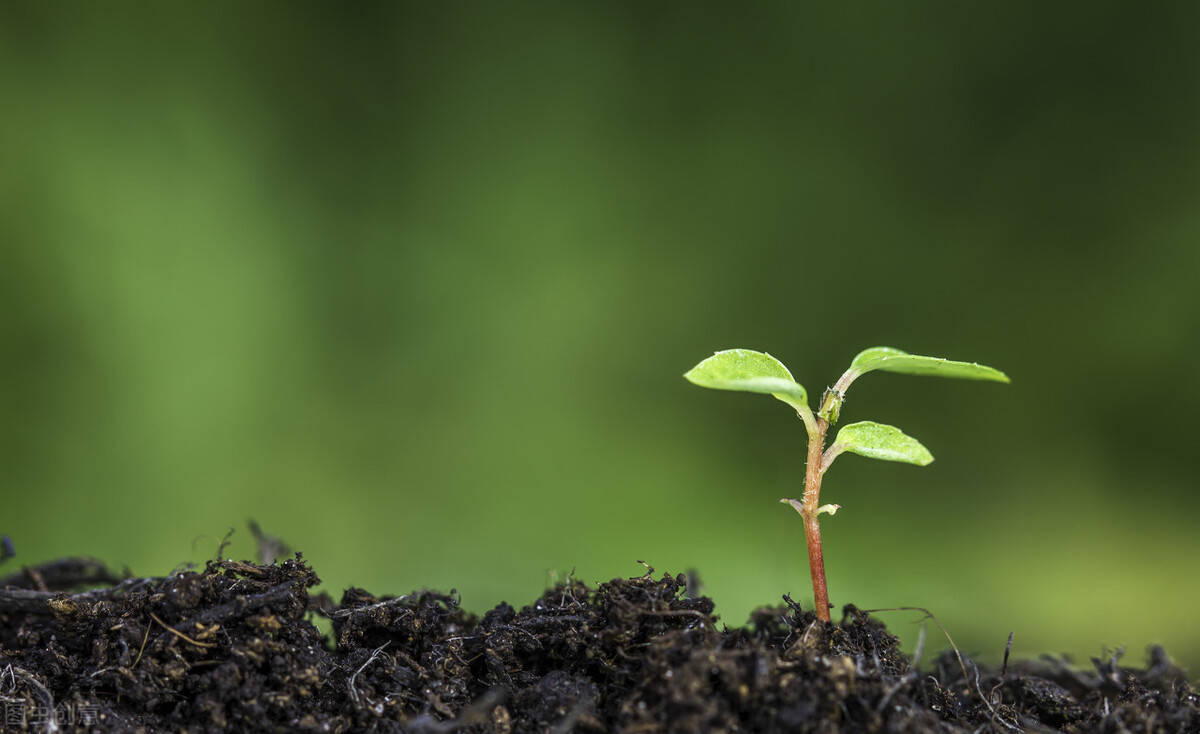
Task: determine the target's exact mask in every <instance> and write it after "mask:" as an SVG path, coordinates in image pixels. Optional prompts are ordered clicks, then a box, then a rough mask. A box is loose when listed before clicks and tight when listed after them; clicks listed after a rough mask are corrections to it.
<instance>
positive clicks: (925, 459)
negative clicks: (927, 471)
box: [830, 421, 933, 466]
mask: <svg viewBox="0 0 1200 734" xmlns="http://www.w3.org/2000/svg"><path fill="white" fill-rule="evenodd" d="M830 451H831V452H832V454H833V456H836V455H837V454H840V453H841V452H843V451H849V452H850V453H852V454H858V455H859V456H866V457H868V458H871V459H882V460H883V461H902V462H904V463H906V464H916V465H917V466H925V465H926V464H929V463H930V462H931V461H933V454H931V453H929V449H927V448H925V447H924V446H922V445H921V442H920V441H918V440H917V439H915V438H913V437H912V436H909V435H907V434H905V433H904V432H903V431H901V430H900V429H899V428H896V427H895V426H889V425H886V424H883V423H875V422H873V421H862V422H861V423H851V424H849V425H847V426H843V427H842V430H840V431H838V435H837V439H836V440H835V441H834V442H833V446H831V447H830ZM830 460H831V461H832V458H831V459H830Z"/></svg>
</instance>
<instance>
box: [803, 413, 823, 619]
mask: <svg viewBox="0 0 1200 734" xmlns="http://www.w3.org/2000/svg"><path fill="white" fill-rule="evenodd" d="M827 430H829V422H828V421H826V420H825V419H824V418H817V421H816V430H815V431H812V432H810V433H809V435H808V465H807V466H806V467H805V470H804V512H803V513H802V514H803V515H804V537H805V539H806V540H807V541H808V569H809V571H810V573H811V574H812V587H813V604H815V605H816V611H817V619H819V620H821V621H822V622H828V621H829V590H828V588H827V587H826V585H825V556H824V554H823V553H822V552H821V525H820V515H819V514H818V513H817V507H818V506H819V504H820V499H821V476H822V471H821V455H822V454H823V453H824V451H825V432H826V431H827Z"/></svg>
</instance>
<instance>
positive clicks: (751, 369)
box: [684, 349, 808, 409]
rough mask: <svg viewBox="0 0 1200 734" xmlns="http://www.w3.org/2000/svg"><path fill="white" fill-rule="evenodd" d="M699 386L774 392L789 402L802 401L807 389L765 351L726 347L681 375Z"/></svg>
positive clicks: (792, 403)
mask: <svg viewBox="0 0 1200 734" xmlns="http://www.w3.org/2000/svg"><path fill="white" fill-rule="evenodd" d="M684 377H686V378H687V379H688V380H689V381H691V382H692V383H694V384H696V385H699V386H700V387H709V388H712V389H714V390H740V391H742V392H759V393H765V394H767V395H774V396H775V397H777V398H779V399H780V400H783V401H784V402H785V403H788V404H789V405H796V404H797V403H799V404H800V405H804V406H805V407H806V409H807V405H808V393H806V392H805V391H804V388H803V387H801V386H800V385H799V383H797V382H796V381H795V380H794V379H792V373H791V372H788V368H787V367H784V366H783V363H782V362H780V361H779V360H777V359H775V358H774V357H772V356H771V355H769V354H766V353H764V352H756V351H754V350H752V349H726V350H725V351H722V352H717V353H716V354H714V355H713V356H711V357H709V358H708V359H706V360H704V361H703V362H701V363H700V364H698V365H696V366H695V367H693V368H692V369H691V370H689V371H688V372H687V374H685V375H684Z"/></svg>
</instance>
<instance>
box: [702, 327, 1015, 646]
mask: <svg viewBox="0 0 1200 734" xmlns="http://www.w3.org/2000/svg"><path fill="white" fill-rule="evenodd" d="M875 370H880V371H882V372H899V373H901V374H906V375H928V376H930V377H957V378H961V379H967V380H993V381H995V382H1008V381H1009V380H1008V376H1007V375H1005V374H1004V373H1003V372H1001V371H999V370H996V369H993V368H991V367H985V366H984V365H981V364H975V363H974V362H952V361H950V360H948V359H940V358H938V357H920V356H917V355H915V354H909V353H907V352H902V351H900V350H899V349H892V348H891V347H872V348H870V349H867V350H864V351H862V352H860V353H859V354H858V356H857V357H855V358H854V360H853V361H852V362H851V363H850V368H849V369H848V370H846V371H845V372H844V373H843V374H842V376H841V378H839V379H838V381H837V383H836V384H834V386H833V387H830V388H826V390H825V394H824V395H823V396H822V397H821V407H820V409H819V410H818V411H817V413H816V415H814V414H813V412H812V411H811V410H810V409H809V407H808V393H807V392H805V390H804V388H803V387H801V385H800V384H799V383H798V382H796V381H795V379H793V378H792V373H791V372H789V371H788V368H787V367H785V366H784V365H783V363H782V362H780V361H779V360H777V359H775V358H774V357H772V356H771V355H769V354H765V353H763V352H755V351H752V350H749V349H728V350H725V351H722V352H717V353H716V354H714V355H713V356H711V357H709V358H708V359H706V360H704V361H703V362H701V363H700V364H698V365H696V366H695V367H693V368H692V369H691V370H690V371H689V372H688V373H687V374H685V375H684V377H686V378H687V379H688V380H690V381H691V382H693V383H695V384H697V385H699V386H701V387H709V388H713V389H716V390H739V391H742V392H757V393H764V394H766V395H771V396H773V397H775V398H777V399H779V400H782V401H783V402H785V403H787V404H788V405H790V406H792V408H794V409H795V410H796V414H797V415H799V416H800V420H802V421H804V428H805V429H806V430H807V431H808V464H807V467H806V469H805V473H804V498H803V500H795V499H787V498H785V499H782V500H780V502H784V503H786V504H790V505H791V506H792V507H794V508H795V509H796V512H799V513H800V516H801V517H803V518H804V536H805V539H806V540H807V541H808V567H809V571H810V572H811V573H812V586H813V601H814V603H815V604H816V609H817V617H818V618H819V619H822V620H824V621H826V622H828V621H829V592H828V589H827V587H826V585H825V558H824V556H823V555H822V553H821V526H820V517H821V515H822V514H825V513H828V514H830V515H833V514H834V513H836V512H837V511H838V510H839V509H841V506H840V505H821V504H819V502H820V498H821V479H822V477H824V476H825V472H826V471H828V470H829V466H830V465H831V464H833V462H834V460H835V459H836V458H837V457H838V456H840V455H842V454H843V453H846V452H849V453H852V454H858V455H860V456H866V457H868V458H871V459H882V460H884V461H901V462H904V463H906V464H916V465H917V466H925V465H927V464H929V463H930V462H931V461H933V455H932V454H930V453H929V450H928V449H926V448H925V447H924V446H922V445H921V443H920V442H919V441H917V440H916V439H915V438H913V437H911V436H907V435H905V434H904V432H903V431H901V430H900V429H899V428H896V427H895V426H888V425H884V424H883V423H874V422H872V421H862V422H859V423H850V424H849V425H845V426H842V428H841V430H839V431H838V434H837V438H835V439H834V441H833V444H832V445H831V446H829V447H828V448H826V447H825V433H826V432H827V431H828V430H829V427H830V426H831V425H833V424H835V423H837V421H838V417H839V415H840V413H841V410H842V404H843V403H844V402H845V400H846V391H847V390H848V389H849V388H850V384H851V383H853V382H854V381H855V380H857V379H858V378H859V377H861V376H862V375H865V374H866V373H868V372H873V371H875Z"/></svg>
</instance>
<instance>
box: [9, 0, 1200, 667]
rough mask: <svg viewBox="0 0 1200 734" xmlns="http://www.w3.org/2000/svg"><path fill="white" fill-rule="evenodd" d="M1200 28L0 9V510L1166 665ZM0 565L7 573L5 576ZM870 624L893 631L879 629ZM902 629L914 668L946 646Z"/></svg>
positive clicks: (416, 580) (1183, 598)
mask: <svg viewBox="0 0 1200 734" xmlns="http://www.w3.org/2000/svg"><path fill="white" fill-rule="evenodd" d="M1198 43H1200V6H1198V5H1196V4H1194V3H1178V4H1169V3H1168V4H1154V5H1151V6H1139V7H1136V8H1135V7H1133V6H1130V5H1128V4H1124V3H1106V2H1094V3H1089V4H1088V5H1087V6H1086V7H1081V6H1078V5H1061V6H1060V5H1047V4H1043V3H1035V2H1016V3H1013V2H1006V3H992V4H981V3H970V4H962V3H954V2H944V3H878V4H868V5H866V6H862V5H854V6H851V5H842V4H817V3H812V4H804V5H801V4H799V3H791V2H781V3H762V4H754V5H751V6H738V7H737V8H734V7H732V6H725V7H712V8H704V7H701V6H698V5H695V4H692V3H653V4H647V3H641V2H628V3H613V2H606V3H591V4H583V3H578V4H562V3H546V4H541V5H523V6H520V7H517V6H512V5H508V4H498V3H473V4H467V3H455V4H449V5H447V4H442V3H422V4H417V3H412V4H401V3H384V4H364V3H356V4H352V5H343V4H311V5H307V4H301V3H283V2H279V3H265V2H264V3H254V4H244V3H228V4H225V5H220V4H216V3H162V4H158V3H136V4H135V3H128V4H120V3H100V4H97V3H6V4H5V5H4V7H3V9H2V10H0V110H2V114H0V350H2V351H0V357H2V359H0V381H2V384H0V401H2V402H0V467H2V468H0V491H2V493H3V494H2V501H0V508H2V510H0V511H2V515H0V517H2V520H3V523H2V525H3V527H2V528H0V530H2V531H3V532H5V533H8V534H10V535H11V536H13V539H14V541H15V543H16V547H17V551H18V553H19V554H20V556H19V559H18V560H19V561H20V562H25V563H32V562H36V561H41V560H46V559H50V558H53V557H57V556H62V555H67V554H90V555H95V556H98V557H100V558H103V559H105V560H107V561H109V562H111V563H113V564H115V565H117V566H121V565H128V566H129V567H130V568H131V569H133V570H134V571H135V572H137V573H142V574H163V573H167V572H169V571H171V570H172V569H173V568H176V567H177V566H179V564H181V563H185V562H189V561H190V562H202V561H203V560H204V559H206V558H209V557H212V556H213V554H214V553H215V552H216V548H217V544H218V542H219V540H220V538H221V536H223V535H224V534H225V533H226V531H227V529H228V528H229V527H231V526H232V527H234V528H236V529H237V532H236V533H235V534H234V536H233V546H232V548H231V551H230V552H231V554H233V555H236V556H241V557H250V556H252V555H253V554H254V544H253V542H252V540H251V539H250V537H249V534H248V533H247V532H246V530H245V521H246V519H247V518H250V517H253V518H255V519H257V520H258V521H259V522H260V523H261V524H262V525H263V526H264V528H266V529H267V530H268V531H269V532H272V533H275V534H278V535H280V536H282V537H283V538H284V539H285V540H286V541H288V542H289V543H290V544H292V545H293V546H294V547H296V548H298V549H301V550H303V551H304V553H305V555H306V557H307V558H308V559H310V560H311V561H312V562H313V563H314V564H315V566H316V568H317V570H318V572H319V573H320V574H321V576H322V577H323V578H324V579H325V582H326V585H325V588H327V589H329V590H330V591H331V592H333V593H334V594H335V595H336V594H337V593H338V592H339V591H340V589H341V588H343V587H345V586H348V585H351V584H354V585H361V586H365V587H367V588H369V589H371V590H372V591H374V592H376V593H403V592H406V591H408V590H410V589H412V588H414V587H419V586H431V587H439V588H443V589H446V588H450V587H454V588H457V589H458V590H459V591H460V593H461V595H462V599H463V602H464V604H465V605H466V606H467V607H468V608H470V609H474V610H483V609H486V608H488V607H489V606H490V605H492V604H494V603H496V602H499V601H500V600H502V599H504V600H508V601H510V602H513V603H516V604H518V605H520V604H523V603H526V602H529V601H532V599H533V598H534V597H535V595H536V594H538V593H539V591H540V590H541V589H542V588H543V587H544V586H545V585H547V584H548V583H551V582H552V581H553V580H554V579H556V578H559V579H561V578H563V577H564V576H566V575H567V574H569V573H572V572H573V573H574V574H575V576H576V577H577V578H582V579H584V580H587V581H597V580H606V579H609V578H612V577H615V576H622V575H626V576H635V575H638V574H640V573H641V571H642V569H641V567H640V566H638V565H637V563H636V561H637V560H639V559H641V560H646V561H648V562H649V563H651V564H653V565H654V566H655V567H656V568H657V569H659V571H664V570H670V571H672V572H681V571H685V570H687V569H696V570H697V571H698V572H699V573H700V577H701V579H702V580H703V582H704V584H705V586H704V591H705V592H706V593H708V594H710V595H711V596H713V597H714V598H715V599H716V601H717V605H718V610H719V612H720V613H721V614H722V615H723V617H724V618H725V620H726V621H727V622H728V623H730V624H741V623H743V622H744V620H745V619H746V615H747V612H748V611H749V610H750V609H751V608H752V607H755V606H758V605H762V604H770V603H777V602H778V601H779V598H780V595H781V594H783V593H785V592H790V593H792V594H793V595H796V596H797V598H799V599H801V600H803V601H804V603H805V604H806V605H811V597H810V591H809V588H808V583H809V582H808V575H807V567H806V561H805V555H804V543H803V532H802V527H801V523H800V520H799V517H798V516H796V514H795V513H794V512H793V511H792V510H791V509H789V508H787V507H786V506H783V505H780V504H778V499H779V498H780V497H785V496H797V495H798V494H799V493H800V491H801V483H802V478H803V468H804V433H803V428H802V426H801V424H800V422H799V421H798V420H796V418H795V416H794V415H793V414H791V413H790V412H789V411H788V409H787V408H786V407H784V406H782V405H781V404H779V403H777V402H775V401H772V400H770V399H767V398H762V397H759V396H747V395H740V394H733V393H717V392H711V391H704V390H700V389H697V388H695V387H693V386H691V385H689V384H688V383H686V382H685V381H684V380H683V379H681V375H682V373H683V372H684V371H685V370H687V369H688V368H690V367H691V366H692V365H693V364H695V363H696V362H697V361H699V360H700V359H701V358H703V357H705V356H707V355H708V354H710V353H711V352H712V351H714V350H715V349H719V348H727V347H735V346H739V347H748V348H755V349H761V350H766V351H770V352H771V353H773V354H775V355H777V356H778V357H780V358H781V359H783V360H784V361H785V362H786V363H787V364H788V365H789V366H790V367H791V369H792V371H793V372H794V373H795V375H796V376H797V379H798V380H799V381H800V382H802V383H803V384H805V385H806V386H807V387H808V388H809V391H810V392H813V393H819V392H820V390H821V388H823V387H824V386H825V385H827V384H831V383H832V382H833V381H834V380H835V379H836V378H837V376H838V375H839V374H840V373H841V371H842V370H843V369H844V368H845V366H846V364H847V363H848V361H849V359H850V357H851V356H852V355H854V354H855V353H856V352H857V351H859V350H860V349H861V348H863V347H866V346H872V345H877V344H885V345H891V346H896V347H900V348H904V349H907V350H909V351H913V352H917V353H925V354H932V355H937V356H946V357H950V358H959V359H967V360H974V361H980V362H983V363H986V364H991V365H994V366H996V367H999V368H1001V369H1003V370H1005V371H1006V372H1008V374H1009V375H1011V377H1012V378H1013V384H1012V385H1010V386H1003V385H996V384H989V383H969V382H957V381H955V382H951V381H938V380H929V379H921V378H907V377H902V376H896V375H887V374H877V375H871V376H869V377H866V378H864V379H862V380H860V381H859V382H858V383H857V384H856V385H855V386H854V389H853V390H852V392H851V393H850V397H849V400H848V402H847V405H846V409H845V411H844V413H843V419H844V420H846V421H850V420H863V419H875V420H880V421H884V422H888V423H894V424H896V425H899V426H901V427H902V428H904V429H905V430H906V431H907V432H909V433H911V434H912V435H914V436H917V437H919V438H920V439H921V440H922V441H923V442H924V443H925V444H926V445H927V446H929V447H930V449H931V450H932V451H933V453H934V454H935V455H936V456H937V457H938V461H937V462H936V463H934V464H933V465H932V466H930V467H929V468H927V469H918V468H915V467H909V466H904V465H896V464H885V463H881V462H871V461H868V460H865V459H861V458H858V457H844V458H843V459H841V460H840V461H839V462H838V465H837V466H836V467H835V469H834V470H833V471H831V472H830V474H829V475H828V477H827V480H826V488H825V492H824V496H823V500H824V501H826V502H837V503H839V504H841V505H842V506H843V510H842V512H841V513H839V514H838V515H837V517H835V518H830V519H827V520H826V521H825V523H824V528H825V536H826V556H827V562H828V572H829V580H830V587H831V595H832V599H833V601H834V602H835V603H836V604H842V603H847V602H853V603H855V604H857V605H859V606H860V607H864V608H873V607H890V606H896V605H921V606H925V607H928V608H930V609H931V610H933V611H934V612H935V613H936V614H937V615H938V617H939V619H940V620H941V621H942V623H943V624H944V625H945V626H946V627H947V628H949V630H950V631H951V632H952V634H953V635H955V637H956V639H957V641H958V642H959V643H960V644H961V646H962V647H963V648H965V649H966V650H967V651H970V652H973V653H977V654H979V656H980V657H981V658H983V659H987V660H995V659H997V658H998V657H999V656H1000V655H1001V653H1002V652H1003V648H1004V642H1005V639H1006V638H1007V635H1008V633H1009V632H1010V631H1015V633H1016V637H1015V644H1014V654H1016V655H1020V656H1024V657H1032V656H1036V655H1038V654H1041V653H1058V652H1066V653H1071V654H1072V655H1074V656H1075V658H1076V659H1077V660H1079V661H1081V662H1082V663H1083V664H1085V665H1086V664H1087V657H1088V656H1089V655H1098V654H1100V653H1101V652H1102V650H1103V649H1104V648H1106V647H1109V648H1112V647H1116V646H1119V645H1125V646H1127V647H1128V648H1129V651H1130V652H1129V656H1128V658H1127V659H1128V660H1130V661H1132V662H1138V661H1140V660H1142V659H1143V658H1142V652H1143V650H1144V648H1145V646H1146V645H1147V644H1149V643H1156V642H1158V643H1163V644H1165V645H1166V646H1167V648H1168V651H1169V652H1171V653H1172V654H1173V655H1174V656H1175V658H1176V659H1177V660H1179V661H1180V662H1183V663H1185V664H1187V665H1189V666H1190V667H1191V669H1192V670H1193V673H1194V671H1196V670H1197V669H1200V625H1197V624H1196V622H1195V619H1196V609H1197V605H1198V604H1200V584H1197V579H1196V569H1197V567H1198V563H1200V541H1198V540H1197V536H1196V525H1197V511H1198V510H1200V494H1198V493H1197V477H1196V473H1197V469H1198V468H1200V461H1198V459H1197V451H1196V449H1197V441H1196V433H1195V431H1196V426H1197V425H1198V424H1200V379H1198V378H1197V376H1196V375H1197V369H1196V365H1197V360H1198V358H1200V288H1198V285H1200V208H1198V207H1197V204H1198V203H1200V200H1198V195H1200V134H1198V133H1200V64H1197V62H1196V56H1195V50H1196V48H1197V47H1198ZM16 563H17V562H16V561H14V562H10V563H9V564H8V569H7V570H11V569H12V568H13V567H14V566H15V565H16ZM914 616H916V615H912V614H907V615H904V614H893V615H889V616H888V617H887V619H888V621H889V622H890V624H891V625H892V626H893V627H894V628H895V629H897V630H899V631H900V632H902V633H903V634H904V635H905V639H906V640H907V641H908V643H909V644H911V641H912V639H913V638H914V636H915V634H914V630H915V629H916V628H915V626H914V625H913V624H911V622H912V619H913V617H914ZM934 639H935V638H933V637H931V638H930V645H931V646H934V647H936V646H938V645H940V643H936V642H935V641H934Z"/></svg>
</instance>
